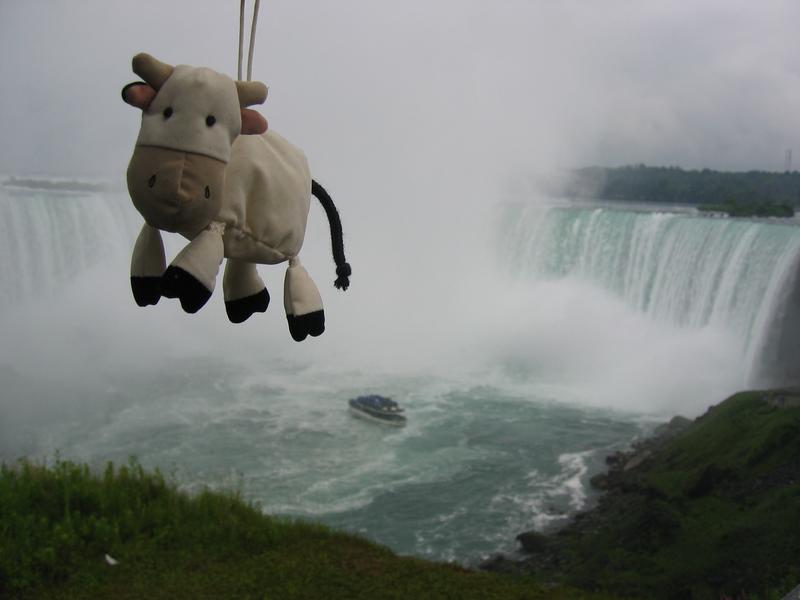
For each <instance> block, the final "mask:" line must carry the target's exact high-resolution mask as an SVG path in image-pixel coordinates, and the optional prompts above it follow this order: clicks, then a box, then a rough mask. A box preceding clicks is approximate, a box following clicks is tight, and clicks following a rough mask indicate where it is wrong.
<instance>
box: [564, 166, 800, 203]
mask: <svg viewBox="0 0 800 600" xmlns="http://www.w3.org/2000/svg"><path fill="white" fill-rule="evenodd" d="M563 193H564V195H565V196H567V197H569V198H598V199H604V200H627V201H636V202H663V203H680V204H723V203H724V204H729V203H733V204H764V203H770V204H788V205H790V206H795V207H800V172H798V171H787V172H785V173H773V172H767V171H747V172H723V171H712V170H710V169H703V170H701V171H686V170H684V169H680V168H678V167H648V166H645V165H635V166H628V167H619V168H614V169H611V168H605V167H585V168H582V169H576V170H574V171H572V172H571V173H570V175H569V177H568V178H567V181H566V182H565V186H564V189H563Z"/></svg>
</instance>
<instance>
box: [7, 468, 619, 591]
mask: <svg viewBox="0 0 800 600" xmlns="http://www.w3.org/2000/svg"><path fill="white" fill-rule="evenodd" d="M106 554H109V555H111V556H112V557H113V558H114V559H116V560H117V561H118V564H116V565H109V564H107V562H106V560H105V558H104V557H105V555H106ZM0 597H3V598H7V597H8V598H111V597H113V598H261V599H277V600H284V599H286V600H288V599H299V598H308V599H324V600H328V599H330V600H335V599H338V598H342V599H344V598H347V599H359V598H364V599H367V598H369V599H371V600H373V599H382V598H386V599H392V598H398V599H399V598H403V599H405V598H414V599H416V598H420V599H427V598H431V599H435V598H453V599H459V600H461V599H472V598H474V599H476V600H477V599H481V600H487V599H488V600H491V599H502V600H513V599H536V598H555V599H559V598H563V599H573V598H575V599H577V598H587V599H589V598H594V599H598V600H599V599H601V598H611V596H603V595H593V594H589V593H586V592H579V591H575V590H570V589H567V588H548V589H544V588H542V587H541V586H539V585H537V584H536V583H535V582H534V581H533V580H530V579H522V578H510V577H504V576H499V575H495V574H489V573H482V572H475V571H468V570H465V569H462V568H459V567H456V566H453V565H447V564H438V563H432V562H427V561H423V560H420V559H416V558H409V557H398V556H396V555H395V554H393V553H392V552H391V551H390V550H388V549H386V548H384V547H381V546H378V545H376V544H373V543H370V542H368V541H366V540H364V539H362V538H359V537H357V536H352V535H346V534H342V533H337V532H335V531H332V530H331V529H329V528H327V527H324V526H322V525H317V524H311V523H303V522H292V521H289V520H285V519H276V518H272V517H268V516H265V515H263V514H262V513H261V512H260V511H258V510H257V509H256V508H254V507H253V506H250V505H248V504H247V503H245V502H243V501H242V500H241V499H240V498H239V497H238V495H237V494H233V493H216V492H203V493H201V494H199V495H197V496H194V497H190V496H189V495H187V494H184V493H181V492H179V491H177V490H176V488H175V486H174V485H172V484H170V483H169V482H167V481H165V479H164V477H163V476H162V475H161V474H160V473H159V472H157V471H156V472H154V473H148V472H145V471H144V469H143V468H142V467H141V466H140V465H138V464H136V463H134V462H132V463H131V464H129V465H125V466H121V467H115V466H113V465H112V464H109V465H108V466H107V467H106V469H105V471H104V472H102V473H93V472H92V471H91V470H90V469H89V468H88V467H87V466H85V465H78V464H74V463H71V462H62V461H57V462H56V463H55V464H54V465H53V466H50V467H48V466H45V465H38V464H32V463H30V462H20V463H18V464H17V465H14V466H6V465H4V466H2V467H0Z"/></svg>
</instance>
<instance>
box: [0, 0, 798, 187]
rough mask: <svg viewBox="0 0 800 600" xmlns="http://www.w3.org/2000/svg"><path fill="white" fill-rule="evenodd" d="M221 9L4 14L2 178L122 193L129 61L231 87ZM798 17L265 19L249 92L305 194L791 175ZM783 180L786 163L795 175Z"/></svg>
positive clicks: (787, 8) (532, 2)
mask: <svg viewBox="0 0 800 600" xmlns="http://www.w3.org/2000/svg"><path fill="white" fill-rule="evenodd" d="M237 13H238V2H237V1H236V0H214V1H210V0H209V1H204V2H201V1H199V0H171V1H169V2H167V1H164V0H140V1H138V2H130V1H129V0H126V1H121V0H120V1H117V0H81V1H77V0H36V1H23V0H0V56H2V59H1V60H0V78H2V81H3V93H2V95H0V128H1V129H2V131H3V135H2V141H1V142H0V172H2V173H43V174H60V175H72V174H75V175H110V176H113V177H120V178H121V177H122V174H123V173H124V170H125V166H126V163H127V160H128V158H129V156H130V152H131V150H132V145H133V141H134V140H135V137H136V132H137V130H138V120H139V117H138V115H137V114H136V111H135V110H134V109H132V108H131V107H128V106H126V105H124V104H123V103H122V102H121V100H120V98H119V90H120V88H121V87H122V85H123V84H125V83H127V82H128V81H131V80H133V79H135V77H134V76H133V75H132V73H131V71H130V58H131V56H132V55H133V54H134V53H136V52H138V51H147V52H149V53H151V54H153V55H155V56H156V57H158V58H160V59H162V60H164V61H167V62H172V63H188V64H195V65H200V64H203V65H207V66H210V67H212V68H215V69H217V70H221V71H224V72H226V73H228V74H233V72H234V70H235V59H236V40H237V31H236V26H237V23H238V16H237ZM798 24H800V3H798V2H796V0H795V1H786V2H782V1H770V0H765V1H761V2H752V0H747V1H741V0H695V1H692V2H689V1H688V0H687V1H678V0H672V1H634V0H628V1H623V0H605V1H583V2H580V1H564V2H555V1H551V0H525V1H514V0H496V1H489V0H484V1H475V0H457V1H456V0H403V1H402V2H388V1H381V2H375V1H374V0H337V1H336V2H333V1H327V2H324V1H320V0H310V1H306V2H297V1H289V0H264V2H263V3H262V14H261V20H260V23H259V28H258V34H259V35H258V41H257V44H256V60H255V69H254V77H255V78H256V79H260V80H263V81H265V82H266V83H267V84H268V85H269V86H270V98H269V99H268V101H267V104H266V105H265V106H264V107H262V109H261V110H262V112H263V114H264V115H265V116H266V117H267V119H268V120H269V122H270V126H271V127H273V128H274V129H275V130H276V131H279V132H281V133H282V134H284V135H285V136H287V137H288V138H289V139H291V140H293V141H294V142H295V143H297V144H298V145H300V146H302V147H303V148H304V149H305V150H306V152H307V153H308V154H309V157H310V159H311V164H312V171H313V172H314V174H315V175H317V176H318V175H319V174H320V173H322V174H323V180H324V176H325V175H328V176H331V175H332V174H334V173H335V174H336V175H337V176H339V177H340V178H342V179H345V180H348V181H355V180H358V179H359V178H362V177H365V175H364V174H365V173H367V174H368V175H367V176H366V178H367V180H368V181H370V182H371V183H370V185H375V186H377V185H391V186H401V185H402V184H403V183H404V182H405V181H407V180H408V179H409V178H414V179H415V180H416V181H417V183H430V184H431V185H437V184H438V185H439V186H441V188H442V189H446V188H447V185H446V182H447V181H451V180H452V179H453V178H458V179H461V180H463V179H465V178H466V179H469V178H471V177H480V176H485V177H486V178H489V179H493V178H494V177H495V176H497V177H500V178H502V177H506V176H508V175H509V174H512V173H514V172H517V171H520V170H523V171H525V170H535V171H547V170H548V169H551V168H553V167H569V166H578V165H585V164H602V165H611V166H613V165H621V164H630V163H638V162H644V163H647V164H669V165H679V166H683V167H690V168H700V167H710V168H720V169H751V168H754V169H772V170H781V169H782V168H783V161H784V152H785V150H786V149H787V148H792V147H794V148H795V155H796V157H797V161H800V35H798V31H797V26H798ZM797 161H796V162H797Z"/></svg>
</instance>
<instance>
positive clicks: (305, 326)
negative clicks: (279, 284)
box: [283, 258, 325, 342]
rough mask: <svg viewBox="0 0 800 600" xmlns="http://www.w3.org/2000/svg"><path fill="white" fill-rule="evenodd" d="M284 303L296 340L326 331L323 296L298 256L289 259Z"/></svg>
mask: <svg viewBox="0 0 800 600" xmlns="http://www.w3.org/2000/svg"><path fill="white" fill-rule="evenodd" d="M283 305H284V308H285V309H286V319H287V320H288V321H289V333H290V334H291V335H292V339H294V340H295V341H296V342H302V341H303V340H304V339H306V337H307V336H309V335H310V336H312V337H316V336H318V335H321V334H322V332H323V331H325V312H324V311H323V309H322V297H321V296H320V295H319V290H318V289H317V286H316V285H315V284H314V282H313V281H312V279H311V277H309V275H308V272H307V271H306V270H305V269H304V268H303V266H302V265H301V264H300V260H299V259H298V258H292V259H291V260H289V268H288V269H286V278H285V280H284V283H283Z"/></svg>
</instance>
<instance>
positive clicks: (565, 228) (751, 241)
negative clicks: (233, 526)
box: [500, 204, 800, 378]
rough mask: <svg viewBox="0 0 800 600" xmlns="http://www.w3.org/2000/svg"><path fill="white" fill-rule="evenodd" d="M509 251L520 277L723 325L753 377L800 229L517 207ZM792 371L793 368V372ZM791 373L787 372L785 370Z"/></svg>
mask: <svg viewBox="0 0 800 600" xmlns="http://www.w3.org/2000/svg"><path fill="white" fill-rule="evenodd" d="M500 231H501V232H503V237H502V240H501V255H502V257H503V259H504V261H505V262H506V263H507V265H508V268H509V269H510V270H511V272H512V274H513V275H514V277H515V278H521V279H535V280H542V279H559V278H569V277H571V278H577V279H580V280H583V281H587V282H590V283H592V284H593V285H596V286H600V287H602V288H604V289H606V290H608V291H610V292H612V293H613V294H615V295H617V296H618V297H620V298H622V299H623V300H624V302H625V303H626V304H627V305H628V306H630V307H632V308H633V309H635V310H636V311H638V312H640V313H642V314H645V315H647V316H649V317H651V318H652V319H654V320H658V321H663V322H667V323H670V324H673V325H676V326H679V327H684V328H694V329H699V328H703V327H706V326H711V327H716V328H721V329H724V330H726V331H728V332H730V333H732V334H733V335H734V337H735V338H736V339H737V340H738V342H739V343H740V345H741V348H740V351H741V353H742V355H743V356H744V357H745V362H746V364H747V368H748V369H749V370H750V374H751V376H752V377H751V378H754V377H757V374H758V372H759V371H760V370H761V368H760V355H761V354H762V353H765V354H770V355H771V357H772V360H774V361H779V362H786V361H796V360H798V357H792V356H786V352H778V353H777V355H776V351H772V350H770V344H771V341H770V339H769V338H770V337H771V336H770V335H768V334H769V332H771V331H773V332H774V330H775V328H776V327H778V328H780V327H781V324H780V323H777V324H776V322H775V318H776V315H778V314H780V315H781V319H785V318H789V317H788V313H792V312H797V311H796V310H795V311H792V310H791V307H787V302H789V301H790V300H789V296H790V294H791V290H792V285H793V284H792V282H793V281H794V275H795V273H796V272H797V271H798V269H800V227H797V226H794V225H792V224H789V223H769V222H756V221H744V220H734V219H718V218H709V217H704V216H698V215H696V214H692V213H687V212H652V211H646V210H642V211H638V210H631V209H628V208H624V209H623V208H611V207H601V208H598V207H587V206H570V205H555V206H539V205H523V204H509V205H507V206H506V208H505V211H504V213H503V222H502V224H501V227H500ZM788 369H789V370H791V367H789V368H788ZM784 370H786V369H784Z"/></svg>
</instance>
